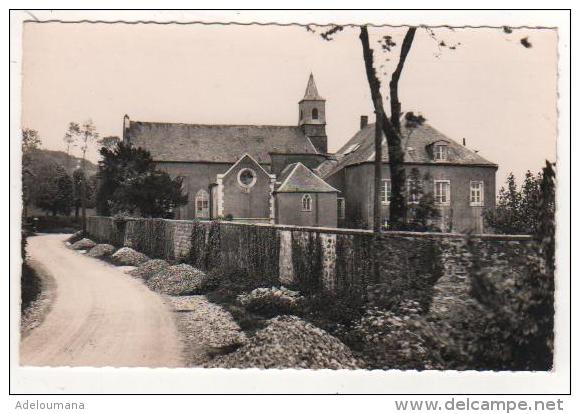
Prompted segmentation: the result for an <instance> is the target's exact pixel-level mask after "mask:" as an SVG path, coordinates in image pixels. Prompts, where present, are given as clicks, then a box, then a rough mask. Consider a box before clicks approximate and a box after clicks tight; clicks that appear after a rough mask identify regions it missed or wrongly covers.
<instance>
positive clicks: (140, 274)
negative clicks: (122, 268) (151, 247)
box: [129, 259, 169, 281]
mask: <svg viewBox="0 0 580 414" xmlns="http://www.w3.org/2000/svg"><path fill="white" fill-rule="evenodd" d="M168 267H169V263H167V262H166V261H165V260H162V259H152V260H149V261H147V262H145V263H143V264H142V265H140V266H139V267H138V268H137V269H133V270H131V271H130V272H129V274H130V275H131V276H135V277H137V278H139V279H143V280H145V281H147V280H149V279H151V278H152V277H153V276H155V275H156V274H157V273H159V272H161V271H162V270H165V269H167V268H168Z"/></svg>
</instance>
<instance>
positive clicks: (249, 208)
mask: <svg viewBox="0 0 580 414" xmlns="http://www.w3.org/2000/svg"><path fill="white" fill-rule="evenodd" d="M244 168H250V169H252V170H253V171H254V172H255V173H256V183H255V184H254V185H253V186H252V187H251V188H248V189H246V188H244V187H242V186H241V185H240V184H239V182H238V173H239V172H240V170H242V169H244ZM222 185H223V190H222V191H223V193H222V197H223V212H222V214H221V215H222V216H224V217H225V216H227V215H228V214H231V215H232V216H233V218H234V219H243V218H260V219H266V220H269V218H270V177H269V176H268V175H267V174H266V173H265V172H264V171H263V170H262V168H260V167H259V166H258V165H257V164H256V163H255V162H254V161H252V160H251V159H249V158H244V159H243V160H242V161H241V162H239V163H238V164H237V165H236V167H235V168H234V169H233V170H232V171H230V172H229V173H228V174H227V175H226V176H224V177H223V179H222ZM218 191H219V190H218Z"/></svg>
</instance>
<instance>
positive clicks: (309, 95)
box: [302, 72, 324, 101]
mask: <svg viewBox="0 0 580 414" xmlns="http://www.w3.org/2000/svg"><path fill="white" fill-rule="evenodd" d="M302 100H303V101H323V100H324V98H322V97H321V96H320V95H318V89H316V82H314V75H312V72H310V77H309V78H308V85H306V92H304V98H302Z"/></svg>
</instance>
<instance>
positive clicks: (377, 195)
mask: <svg viewBox="0 0 580 414" xmlns="http://www.w3.org/2000/svg"><path fill="white" fill-rule="evenodd" d="M374 167H375V168H374V172H375V186H374V198H373V201H374V204H373V231H374V232H375V233H380V231H381V227H382V217H381V216H382V215H381V186H382V175H383V130H382V121H381V117H380V116H376V121H375V162H374Z"/></svg>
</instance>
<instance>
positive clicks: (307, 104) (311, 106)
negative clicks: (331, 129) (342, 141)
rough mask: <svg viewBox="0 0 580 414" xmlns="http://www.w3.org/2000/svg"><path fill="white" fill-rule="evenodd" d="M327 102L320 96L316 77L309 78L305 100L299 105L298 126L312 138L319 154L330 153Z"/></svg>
mask: <svg viewBox="0 0 580 414" xmlns="http://www.w3.org/2000/svg"><path fill="white" fill-rule="evenodd" d="M325 106H326V100H325V99H324V98H322V97H321V96H320V95H319V94H318V90H317V89H316V83H314V76H313V75H312V73H311V74H310V77H309V78H308V85H307V86H306V92H305V93H304V98H302V100H301V101H300V102H299V103H298V110H299V115H298V117H299V118H298V125H299V126H300V128H301V129H302V132H303V133H304V135H306V136H307V137H308V138H310V141H312V144H313V145H314V147H316V149H317V150H318V152H320V153H322V154H326V153H327V152H328V138H327V137H326V110H325Z"/></svg>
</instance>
